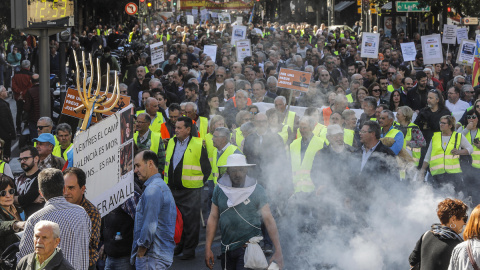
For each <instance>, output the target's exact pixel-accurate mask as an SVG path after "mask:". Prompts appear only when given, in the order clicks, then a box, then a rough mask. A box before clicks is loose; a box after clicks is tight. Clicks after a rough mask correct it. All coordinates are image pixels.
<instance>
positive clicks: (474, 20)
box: [463, 17, 478, 25]
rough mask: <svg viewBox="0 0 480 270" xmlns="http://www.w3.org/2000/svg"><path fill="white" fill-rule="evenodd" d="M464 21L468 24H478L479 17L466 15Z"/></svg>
mask: <svg viewBox="0 0 480 270" xmlns="http://www.w3.org/2000/svg"><path fill="white" fill-rule="evenodd" d="M463 23H464V24H466V25H478V18H476V17H465V18H463Z"/></svg>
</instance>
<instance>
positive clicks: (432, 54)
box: [422, 34, 443, 65]
mask: <svg viewBox="0 0 480 270" xmlns="http://www.w3.org/2000/svg"><path fill="white" fill-rule="evenodd" d="M422 51H423V63H424V64H425V65H427V64H438V63H443V50H442V40H441V38H440V34H434V35H428V36H422Z"/></svg>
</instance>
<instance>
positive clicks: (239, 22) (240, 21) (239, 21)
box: [237, 17, 243, 25]
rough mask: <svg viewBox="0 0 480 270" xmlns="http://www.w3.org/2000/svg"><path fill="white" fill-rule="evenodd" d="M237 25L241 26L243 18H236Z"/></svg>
mask: <svg viewBox="0 0 480 270" xmlns="http://www.w3.org/2000/svg"><path fill="white" fill-rule="evenodd" d="M237 24H238V25H242V24H243V17H237Z"/></svg>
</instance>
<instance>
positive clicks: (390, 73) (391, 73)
mask: <svg viewBox="0 0 480 270" xmlns="http://www.w3.org/2000/svg"><path fill="white" fill-rule="evenodd" d="M393 74H395V73H394V72H387V75H393Z"/></svg>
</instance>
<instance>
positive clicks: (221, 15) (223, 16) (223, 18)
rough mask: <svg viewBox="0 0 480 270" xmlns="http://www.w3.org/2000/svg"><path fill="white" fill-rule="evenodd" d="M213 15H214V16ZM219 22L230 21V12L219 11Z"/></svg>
mask: <svg viewBox="0 0 480 270" xmlns="http://www.w3.org/2000/svg"><path fill="white" fill-rule="evenodd" d="M212 17H213V16H212ZM218 22H219V23H230V13H226V12H225V13H219V14H218Z"/></svg>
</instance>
